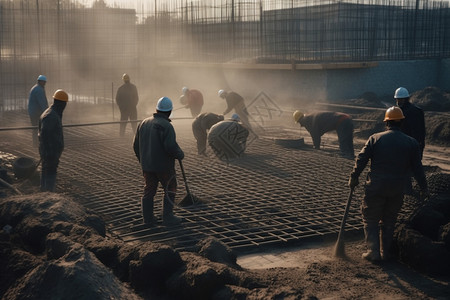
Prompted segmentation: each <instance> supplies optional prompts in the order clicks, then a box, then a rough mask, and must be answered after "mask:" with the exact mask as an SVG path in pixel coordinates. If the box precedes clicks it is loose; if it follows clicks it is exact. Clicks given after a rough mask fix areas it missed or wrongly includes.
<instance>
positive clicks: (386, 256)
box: [380, 225, 395, 261]
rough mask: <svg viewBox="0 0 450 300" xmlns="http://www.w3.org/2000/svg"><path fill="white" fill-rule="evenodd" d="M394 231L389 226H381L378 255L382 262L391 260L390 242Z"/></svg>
mask: <svg viewBox="0 0 450 300" xmlns="http://www.w3.org/2000/svg"><path fill="white" fill-rule="evenodd" d="M394 230H395V227H394V226H391V225H388V226H383V227H382V229H381V238H380V240H381V251H380V255H381V259H382V260H384V261H387V260H390V259H391V258H392V255H391V245H392V240H393V238H394Z"/></svg>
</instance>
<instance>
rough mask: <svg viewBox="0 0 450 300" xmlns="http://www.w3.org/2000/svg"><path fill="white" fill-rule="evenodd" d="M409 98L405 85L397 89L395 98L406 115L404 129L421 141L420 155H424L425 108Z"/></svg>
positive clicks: (406, 132)
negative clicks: (413, 102)
mask: <svg viewBox="0 0 450 300" xmlns="http://www.w3.org/2000/svg"><path fill="white" fill-rule="evenodd" d="M409 98H410V96H409V92H408V90H407V89H405V88H404V87H399V88H398V89H396V90H395V94H394V99H395V101H396V102H397V105H398V106H399V107H400V108H401V109H402V112H403V115H404V116H405V120H404V121H403V124H402V131H403V132H404V133H405V134H407V135H409V136H410V137H413V138H415V139H416V140H417V142H419V146H420V157H422V155H423V149H424V148H425V117H424V114H423V110H422V109H421V108H420V107H418V106H416V105H414V104H412V103H411V102H409Z"/></svg>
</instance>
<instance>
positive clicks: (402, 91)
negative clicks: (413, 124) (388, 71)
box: [394, 87, 409, 99]
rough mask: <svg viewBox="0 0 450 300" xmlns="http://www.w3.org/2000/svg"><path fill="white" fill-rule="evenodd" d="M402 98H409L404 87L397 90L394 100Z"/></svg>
mask: <svg viewBox="0 0 450 300" xmlns="http://www.w3.org/2000/svg"><path fill="white" fill-rule="evenodd" d="M402 98H409V93H408V90H407V89H405V88H404V87H399V88H398V89H396V90H395V94H394V99H402Z"/></svg>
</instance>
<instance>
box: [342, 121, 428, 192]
mask: <svg viewBox="0 0 450 300" xmlns="http://www.w3.org/2000/svg"><path fill="white" fill-rule="evenodd" d="M369 160H370V170H369V173H368V182H367V183H368V184H376V183H380V184H379V187H380V188H388V187H389V186H391V187H394V186H395V187H398V188H399V189H403V187H404V184H405V182H406V180H407V179H408V178H409V177H410V175H409V174H410V172H411V171H412V172H413V174H414V178H415V179H416V180H417V182H418V183H419V186H420V187H421V188H422V189H423V190H424V189H426V188H427V182H426V179H425V174H424V171H423V167H422V162H421V159H420V149H419V143H418V142H417V141H416V140H415V139H414V138H412V137H410V136H408V135H406V134H404V133H403V132H401V130H400V128H398V127H392V128H390V129H388V130H386V131H384V132H380V133H376V134H373V135H372V136H370V137H369V139H368V140H367V142H366V144H365V145H364V147H363V149H362V150H361V152H360V153H359V154H358V157H357V159H356V161H355V166H354V168H353V171H352V173H351V176H352V177H354V178H355V177H356V178H358V177H359V175H360V174H361V172H362V171H363V170H364V168H365V166H366V165H367V163H368V161H369Z"/></svg>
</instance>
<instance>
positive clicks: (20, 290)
mask: <svg viewBox="0 0 450 300" xmlns="http://www.w3.org/2000/svg"><path fill="white" fill-rule="evenodd" d="M30 295H32V297H33V298H34V299H86V300H87V299H141V298H140V297H139V296H137V295H136V294H135V293H134V292H132V291H131V290H129V289H128V288H127V287H126V286H125V285H124V284H123V283H121V282H120V281H119V280H118V279H117V278H116V277H115V276H114V275H113V274H112V273H111V271H110V270H108V269H107V268H105V267H104V266H103V265H102V263H101V262H100V261H99V260H97V258H96V257H95V256H94V255H93V254H92V253H91V252H89V251H87V250H85V249H84V248H83V247H82V246H81V245H79V244H75V245H73V247H72V248H71V249H70V250H69V251H68V253H67V254H66V255H65V256H63V257H61V258H59V259H57V260H52V261H47V262H45V263H43V264H41V265H39V266H38V267H36V268H34V269H33V270H31V271H30V272H28V273H27V274H25V276H24V277H23V278H22V279H21V280H18V281H17V282H16V283H15V285H13V286H11V287H10V288H9V289H8V290H7V291H6V293H5V294H4V296H3V298H2V299H5V300H8V299H30V298H29V297H30Z"/></svg>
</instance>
